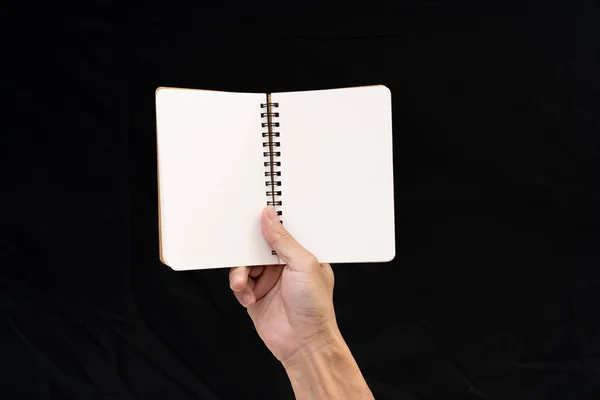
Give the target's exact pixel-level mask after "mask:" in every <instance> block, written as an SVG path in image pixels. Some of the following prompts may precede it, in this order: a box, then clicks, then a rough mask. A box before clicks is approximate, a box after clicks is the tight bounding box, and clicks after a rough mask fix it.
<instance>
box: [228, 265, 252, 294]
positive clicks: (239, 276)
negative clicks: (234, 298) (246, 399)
mask: <svg viewBox="0 0 600 400" xmlns="http://www.w3.org/2000/svg"><path fill="white" fill-rule="evenodd" d="M249 273H250V267H234V268H231V270H230V271H229V286H230V287H231V290H233V291H234V292H239V291H241V290H243V289H244V287H245V286H246V283H247V282H248V274H249Z"/></svg>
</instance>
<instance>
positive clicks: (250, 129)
mask: <svg viewBox="0 0 600 400" xmlns="http://www.w3.org/2000/svg"><path fill="white" fill-rule="evenodd" d="M156 111H157V151H158V178H159V208H160V209H159V215H160V245H161V259H162V261H163V262H164V263H165V264H167V265H169V266H170V267H171V268H173V269H176V270H189V269H203V268H216V267H230V266H238V265H247V266H250V265H269V264H280V263H282V261H283V260H281V259H280V258H279V256H278V255H277V254H273V253H272V251H271V249H270V248H269V246H268V244H267V243H266V241H265V240H264V238H263V237H262V235H261V233H260V213H261V210H262V208H263V207H264V206H265V204H272V205H274V206H275V207H276V208H277V211H278V213H279V214H280V218H281V219H282V221H283V223H284V224H285V227H286V229H287V230H288V231H289V232H290V233H291V234H292V235H293V236H294V237H295V238H296V239H297V240H298V241H299V242H300V243H302V244H303V245H304V246H305V247H306V248H308V249H310V251H311V252H312V253H313V254H314V255H315V256H316V257H317V258H318V259H319V261H321V262H324V263H327V262H330V263H343V262H384V261H389V260H391V259H392V258H393V257H394V255H395V239H394V191H393V167H392V165H393V164H392V125H391V122H392V121H391V96H390V92H389V90H388V89H387V88H386V87H384V86H367V87H358V88H347V89H333V90H319V91H306V92H288V93H272V94H268V95H265V94H260V93H231V92H215V91H204V90H190V89H175V88H159V89H158V90H157V94H156Z"/></svg>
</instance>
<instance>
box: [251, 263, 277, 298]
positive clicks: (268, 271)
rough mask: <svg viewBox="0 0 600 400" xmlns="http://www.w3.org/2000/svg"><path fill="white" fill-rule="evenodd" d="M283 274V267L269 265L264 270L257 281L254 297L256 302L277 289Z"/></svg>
mask: <svg viewBox="0 0 600 400" xmlns="http://www.w3.org/2000/svg"><path fill="white" fill-rule="evenodd" d="M282 272H283V265H269V266H268V267H267V268H265V269H264V271H263V273H262V274H261V275H260V278H259V279H257V280H256V285H255V286H254V296H255V297H256V301H258V300H260V299H262V298H263V297H265V296H266V295H267V293H269V292H270V291H271V289H273V287H275V285H276V284H277V282H278V281H279V277H281V273H282Z"/></svg>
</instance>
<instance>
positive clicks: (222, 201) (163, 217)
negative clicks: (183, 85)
mask: <svg viewBox="0 0 600 400" xmlns="http://www.w3.org/2000/svg"><path fill="white" fill-rule="evenodd" d="M264 100H265V95H264V94H249V93H230V92H216V91H205V90H190V89H175V88H159V89H158V90H157V93H156V112H157V146H158V147H157V151H158V178H159V208H160V210H159V213H160V214H159V215H160V233H161V237H160V242H161V260H162V261H163V262H164V263H165V264H167V265H168V266H170V267H171V268H173V269H175V270H189V269H203V268H216V267H232V266H242V265H260V264H276V263H278V261H279V259H278V257H277V256H273V255H271V249H270V247H269V246H268V244H267V243H266V241H265V240H264V238H263V237H262V234H261V229H260V215H261V211H262V209H263V208H264V206H265V204H266V195H265V176H264V166H263V162H264V157H263V155H262V152H263V151H264V149H263V147H262V142H263V138H262V137H261V132H262V129H261V125H260V124H261V122H262V121H261V118H260V113H261V109H260V103H261V102H264Z"/></svg>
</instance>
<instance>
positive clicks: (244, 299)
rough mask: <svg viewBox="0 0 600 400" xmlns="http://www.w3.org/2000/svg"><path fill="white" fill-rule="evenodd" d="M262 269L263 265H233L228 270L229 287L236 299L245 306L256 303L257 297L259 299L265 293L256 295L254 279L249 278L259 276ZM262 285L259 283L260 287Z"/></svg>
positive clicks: (263, 269)
mask: <svg viewBox="0 0 600 400" xmlns="http://www.w3.org/2000/svg"><path fill="white" fill-rule="evenodd" d="M263 271H265V267H264V265H261V266H256V267H234V268H231V270H230V271H229V286H230V287H231V290H233V293H234V295H235V297H236V299H237V300H238V301H239V302H240V304H241V305H243V306H244V307H246V308H247V307H250V306H251V305H252V304H254V303H256V300H257V299H260V298H261V297H262V296H264V295H265V293H263V294H261V296H260V297H258V296H257V295H256V294H255V293H254V287H255V286H256V281H255V280H254V279H251V278H258V277H260V276H261V275H262V274H263ZM263 286H264V284H263V285H261V287H263ZM267 292H268V290H267Z"/></svg>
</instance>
